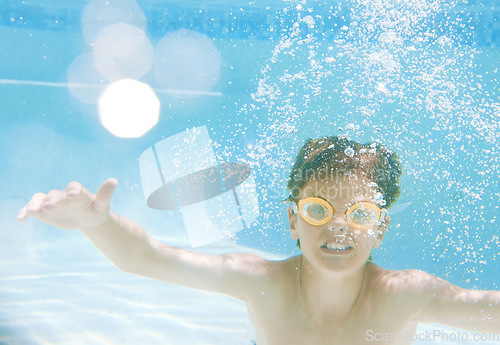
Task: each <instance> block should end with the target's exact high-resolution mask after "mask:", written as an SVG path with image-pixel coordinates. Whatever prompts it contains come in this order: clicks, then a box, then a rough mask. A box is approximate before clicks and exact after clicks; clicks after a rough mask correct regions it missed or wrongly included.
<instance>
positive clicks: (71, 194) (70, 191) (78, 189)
mask: <svg viewBox="0 0 500 345" xmlns="http://www.w3.org/2000/svg"><path fill="white" fill-rule="evenodd" d="M82 190H83V186H82V185H81V184H80V183H79V182H76V181H73V182H70V183H69V184H68V187H66V197H67V198H68V199H75V198H77V197H79V196H80V194H81V193H82Z"/></svg>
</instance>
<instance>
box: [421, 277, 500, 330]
mask: <svg viewBox="0 0 500 345" xmlns="http://www.w3.org/2000/svg"><path fill="white" fill-rule="evenodd" d="M426 275H427V276H426V277H425V279H423V293H422V310H421V311H420V313H419V314H418V316H417V318H418V320H417V321H418V322H430V323H441V324H444V325H449V326H452V327H458V328H462V329H468V330H472V331H476V332H486V333H499V332H500V329H499V328H498V325H500V291H481V290H467V289H461V288H459V287H457V286H455V285H453V284H451V283H449V282H447V281H445V280H442V279H439V278H436V277H434V276H431V275H428V274H426Z"/></svg>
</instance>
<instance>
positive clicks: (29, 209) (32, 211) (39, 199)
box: [17, 193, 47, 222]
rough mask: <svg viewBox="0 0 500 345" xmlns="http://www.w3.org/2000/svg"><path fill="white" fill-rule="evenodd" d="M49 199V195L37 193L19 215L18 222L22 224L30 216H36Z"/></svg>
mask: <svg viewBox="0 0 500 345" xmlns="http://www.w3.org/2000/svg"><path fill="white" fill-rule="evenodd" d="M46 199H47V195H46V194H44V193H36V194H35V195H33V197H32V198H31V200H30V202H29V203H28V204H26V206H24V207H23V208H22V209H21V211H19V213H18V215H17V220H18V221H20V222H22V221H24V220H26V218H28V217H30V216H35V215H37V214H38V213H39V212H40V207H41V205H42V204H43V203H44V202H45V200H46Z"/></svg>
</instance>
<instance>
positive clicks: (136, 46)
mask: <svg viewBox="0 0 500 345" xmlns="http://www.w3.org/2000/svg"><path fill="white" fill-rule="evenodd" d="M93 49H94V52H96V53H97V54H96V61H95V64H96V67H97V69H98V70H99V72H101V73H102V75H104V76H106V78H108V79H109V80H111V81H115V80H118V79H125V78H132V79H139V78H141V77H142V76H144V74H146V73H147V72H148V71H149V70H150V69H151V66H152V64H153V50H154V49H153V45H152V44H151V42H150V41H149V38H148V37H147V36H146V33H145V32H144V30H141V29H140V28H137V27H135V26H132V25H129V24H125V23H118V24H115V25H111V26H109V27H107V28H105V29H103V30H102V32H101V34H100V35H99V37H98V38H97V39H96V41H95V44H94V45H93ZM102 57H104V58H102ZM116 70H118V71H119V75H116Z"/></svg>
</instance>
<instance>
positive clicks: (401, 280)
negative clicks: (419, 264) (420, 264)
mask: <svg viewBox="0 0 500 345" xmlns="http://www.w3.org/2000/svg"><path fill="white" fill-rule="evenodd" d="M368 269H369V276H370V284H372V287H374V288H376V289H379V290H381V291H386V292H388V293H419V292H423V291H424V290H425V289H429V288H432V287H433V286H435V284H438V283H439V280H440V279H438V278H436V277H434V276H433V275H431V274H429V273H427V272H425V271H421V270H416V269H408V270H386V269H383V268H381V267H379V266H377V265H375V264H370V267H369V268H368Z"/></svg>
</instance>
